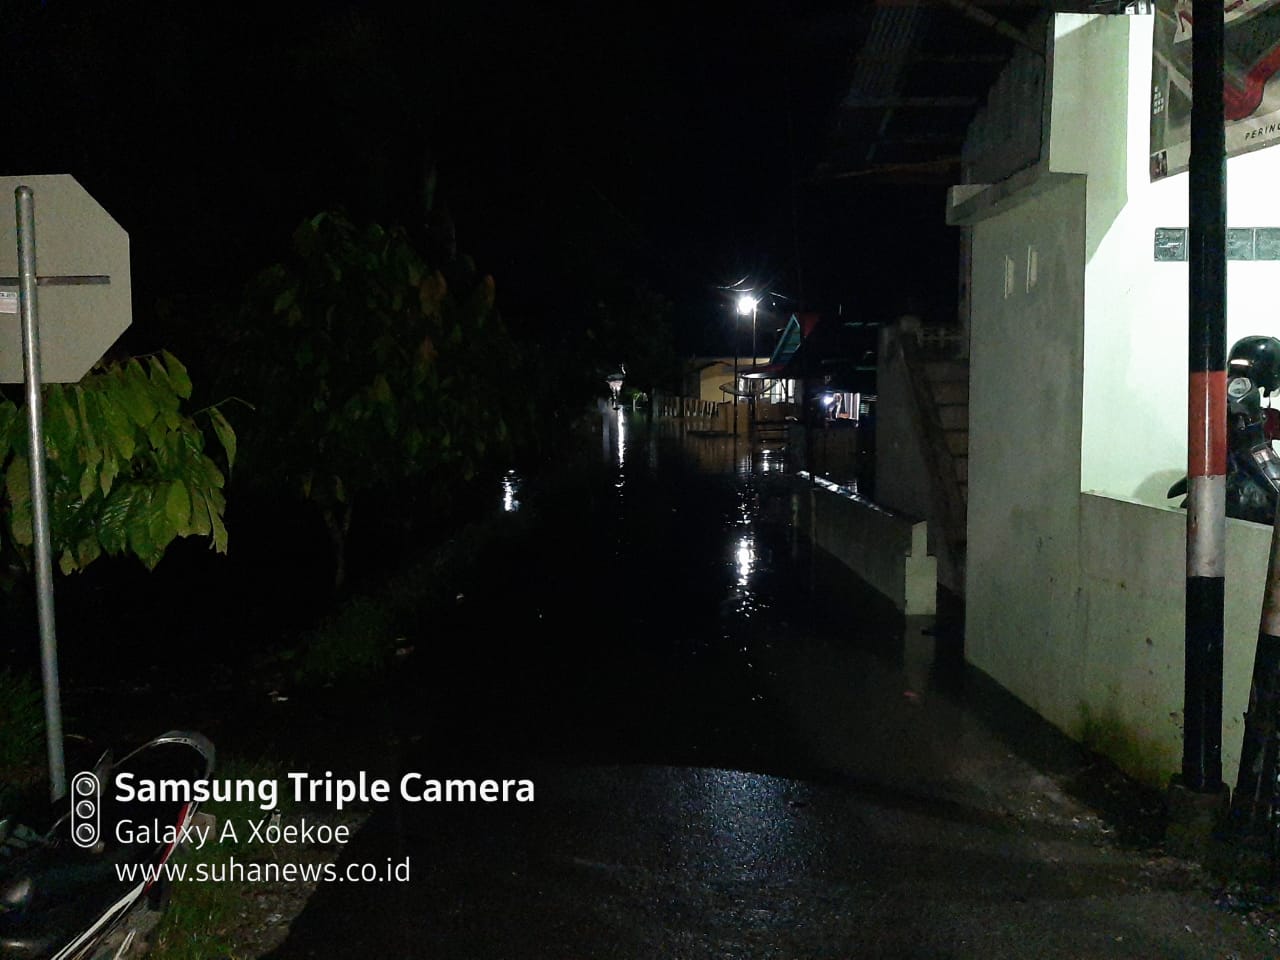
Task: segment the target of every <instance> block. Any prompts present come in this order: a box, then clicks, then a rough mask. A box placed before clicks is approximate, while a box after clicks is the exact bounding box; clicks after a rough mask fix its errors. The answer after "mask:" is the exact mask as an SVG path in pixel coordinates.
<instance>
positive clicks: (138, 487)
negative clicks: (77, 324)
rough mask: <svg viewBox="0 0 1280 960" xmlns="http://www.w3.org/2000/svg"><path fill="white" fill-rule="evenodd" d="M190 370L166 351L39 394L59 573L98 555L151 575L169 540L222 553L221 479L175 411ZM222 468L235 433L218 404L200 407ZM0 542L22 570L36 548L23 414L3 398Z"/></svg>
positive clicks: (199, 438)
mask: <svg viewBox="0 0 1280 960" xmlns="http://www.w3.org/2000/svg"><path fill="white" fill-rule="evenodd" d="M190 396H191V380H190V378H189V377H188V376H187V371H186V368H185V367H183V365H182V364H181V363H180V362H179V361H178V359H177V358H176V357H174V356H173V355H172V354H170V353H168V352H167V351H162V352H161V353H159V354H156V355H151V356H146V357H133V358H129V359H126V360H123V361H119V362H115V363H110V364H104V365H99V366H97V367H95V368H94V369H93V370H92V371H90V372H89V374H88V375H86V376H85V377H84V378H83V379H82V380H81V381H80V382H79V383H76V384H73V385H70V386H64V385H62V384H49V385H47V386H45V387H44V392H43V402H44V426H45V460H46V482H47V487H48V497H49V527H50V538H51V540H52V548H53V552H54V554H55V555H56V556H57V557H58V566H59V568H60V569H61V570H62V572H63V573H71V572H73V571H77V570H83V569H84V568H85V567H87V566H88V565H89V564H91V563H92V562H93V561H94V560H96V559H97V558H98V557H100V556H101V555H102V554H104V553H105V554H108V555H110V556H120V555H123V554H131V555H133V556H135V557H137V558H138V559H139V560H141V561H142V563H143V564H144V565H145V566H146V567H147V568H148V569H151V568H153V567H155V565H156V564H157V563H159V562H160V558H161V557H163V556H164V552H165V549H166V548H167V547H168V545H169V544H170V543H171V542H172V541H173V540H174V539H175V538H176V537H188V536H202V537H208V538H209V539H210V541H211V543H212V546H213V548H214V549H215V550H217V551H218V552H220V553H225V552H226V549H227V529H226V526H225V525H224V524H223V513H224V509H225V505H226V504H225V500H224V498H223V494H222V486H223V475H222V471H221V470H220V469H219V468H218V466H217V464H215V463H214V461H213V460H212V459H211V458H210V457H209V456H208V455H207V454H206V453H205V438H204V434H203V433H202V432H201V430H200V428H199V426H197V424H196V421H195V419H194V418H193V416H192V415H189V414H186V413H184V412H183V410H182V401H184V400H187V399H189V398H190ZM200 413H201V414H203V415H205V416H207V417H208V418H209V421H210V424H211V426H212V427H213V429H214V432H215V433H216V434H217V436H218V438H219V440H220V442H221V443H222V446H223V450H224V452H225V454H226V457H227V463H228V466H230V465H232V464H233V463H234V461H235V454H236V437H235V433H234V431H233V430H232V429H231V426H230V424H229V423H228V422H227V421H226V419H225V418H224V417H223V415H222V413H221V412H220V411H219V410H218V408H217V407H210V408H208V409H207V410H204V411H200ZM0 464H3V469H4V499H3V536H4V538H5V546H6V548H7V549H12V550H15V551H16V552H17V553H18V555H19V556H20V557H21V558H22V560H23V561H24V562H25V563H27V564H28V565H29V563H30V553H31V547H32V543H33V539H34V536H33V529H32V526H33V524H32V521H33V516H32V503H31V481H30V445H29V439H28V434H27V430H26V417H25V415H24V413H23V409H22V408H21V407H19V406H18V405H17V404H16V403H14V402H13V401H12V400H9V399H7V398H0Z"/></svg>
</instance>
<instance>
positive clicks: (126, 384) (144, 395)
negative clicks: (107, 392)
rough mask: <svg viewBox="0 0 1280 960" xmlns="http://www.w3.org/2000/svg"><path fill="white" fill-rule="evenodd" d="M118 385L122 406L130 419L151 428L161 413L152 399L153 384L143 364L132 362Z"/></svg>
mask: <svg viewBox="0 0 1280 960" xmlns="http://www.w3.org/2000/svg"><path fill="white" fill-rule="evenodd" d="M118 383H119V386H120V389H119V393H118V397H119V401H120V405H121V406H122V407H124V409H125V412H126V413H128V414H129V417H130V419H131V420H133V422H134V423H136V424H137V425H138V426H139V427H143V428H146V427H148V426H150V424H151V421H152V420H154V419H155V418H156V414H157V413H158V412H159V411H158V409H157V408H156V404H155V401H154V400H153V399H152V397H151V383H150V381H149V380H148V379H147V374H146V372H145V371H144V370H143V369H142V364H140V363H139V362H138V361H137V360H130V361H129V362H128V364H126V365H125V367H124V369H123V370H122V371H121V372H120V375H119V377H118Z"/></svg>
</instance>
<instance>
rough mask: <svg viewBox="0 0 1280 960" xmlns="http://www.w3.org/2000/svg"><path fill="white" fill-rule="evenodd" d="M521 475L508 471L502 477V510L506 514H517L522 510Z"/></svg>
mask: <svg viewBox="0 0 1280 960" xmlns="http://www.w3.org/2000/svg"><path fill="white" fill-rule="evenodd" d="M521 482H522V481H521V479H520V476H519V474H517V473H516V472H515V471H514V470H508V471H507V472H506V473H505V474H503V477H502V509H503V511H504V512H506V513H515V512H516V511H517V510H519V509H520V499H519V497H520V484H521Z"/></svg>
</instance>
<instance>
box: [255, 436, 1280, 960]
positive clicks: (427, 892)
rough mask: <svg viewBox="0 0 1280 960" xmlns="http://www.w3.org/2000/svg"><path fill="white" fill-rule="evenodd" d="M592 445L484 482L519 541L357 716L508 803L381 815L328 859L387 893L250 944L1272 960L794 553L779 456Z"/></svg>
mask: <svg viewBox="0 0 1280 960" xmlns="http://www.w3.org/2000/svg"><path fill="white" fill-rule="evenodd" d="M599 450H600V460H599V462H598V463H597V464H596V465H595V466H594V468H593V469H592V470H588V471H584V472H582V474H581V476H579V477H578V480H577V482H576V483H572V484H570V485H568V486H567V487H565V488H563V489H559V490H557V491H556V492H554V493H546V492H539V491H538V490H536V489H534V488H535V487H536V485H535V484H526V483H525V482H524V481H523V480H522V478H520V477H518V476H516V475H509V476H508V477H507V478H504V480H503V482H502V489H501V491H500V495H501V497H502V500H501V503H502V505H503V509H504V511H506V512H508V513H510V514H512V519H513V521H514V520H515V519H516V518H519V520H520V522H521V523H523V524H524V526H522V527H520V531H521V532H520V533H519V534H518V535H517V536H514V537H513V538H511V539H510V541H508V542H507V543H506V545H505V547H504V548H503V549H502V550H500V551H496V552H494V553H493V554H492V555H491V556H490V557H489V558H488V559H487V560H486V562H485V564H484V567H483V570H482V572H481V575H480V576H479V577H477V578H476V580H475V582H474V583H472V584H471V585H469V586H468V587H467V588H466V589H465V590H463V591H462V592H461V593H460V594H459V596H458V598H457V602H456V604H455V605H454V607H453V609H452V610H451V611H449V612H448V613H446V614H442V615H441V616H440V617H439V619H438V621H437V622H435V623H433V624H430V625H424V626H429V627H430V629H429V630H426V631H424V632H425V635H426V636H428V637H434V638H435V639H434V640H432V642H431V643H430V645H429V647H428V649H426V650H425V651H419V652H418V653H415V654H414V655H413V656H412V657H409V658H407V660H406V662H405V664H404V667H403V669H402V670H400V671H399V672H398V674H397V677H396V680H395V687H394V691H393V692H390V693H389V695H388V697H387V698H386V703H385V705H384V706H383V709H384V710H385V713H386V718H387V723H388V724H389V726H390V729H388V730H387V733H386V737H387V741H386V742H387V743H392V744H396V745H398V748H399V751H400V752H399V756H398V760H397V763H398V765H399V768H400V770H402V771H403V770H408V771H415V772H419V773H421V774H422V775H423V776H424V777H428V778H446V777H473V778H477V779H479V778H493V779H498V780H502V779H509V778H511V779H530V780H532V781H533V782H534V784H535V785H536V798H535V799H534V801H533V802H529V803H514V802H512V803H393V804H385V805H382V806H380V807H378V808H377V809H376V810H375V811H374V814H373V816H372V818H371V819H370V820H369V822H368V824H367V825H366V826H365V827H364V829H363V830H361V832H360V833H359V834H358V835H357V837H356V838H355V840H354V841H353V842H352V843H351V844H350V845H349V846H348V847H347V848H346V849H345V850H344V851H343V854H342V856H341V859H340V861H339V867H340V869H346V868H348V867H350V866H351V865H360V864H383V863H395V864H401V863H405V862H407V863H408V864H409V865H410V867H411V879H410V881H409V882H403V883H402V882H394V883H392V882H375V883H360V884H350V883H348V884H342V883H328V884H322V885H321V886H320V888H319V889H318V890H317V892H316V893H315V895H314V896H313V898H312V899H311V901H310V903H309V904H308V906H307V907H306V909H305V910H304V912H303V913H302V914H301V915H300V916H299V917H298V918H297V920H296V921H294V923H293V926H292V928H291V932H290V936H289V937H288V939H287V941H286V942H285V943H284V944H283V946H281V947H280V948H279V949H278V950H277V951H276V952H275V953H273V954H272V956H273V957H276V958H278V960H286V958H303V957H375V956H377V957H392V956H394V957H432V958H458V960H463V958H466V960H489V958H492V960H499V958H502V960H512V958H539V960H542V958H545V960H557V958H563V960H571V958H572V960H577V958H635V960H643V958H655V957H672V958H699V960H701V958H708V960H710V958H744V960H746V958H819V957H821V958H831V960H836V958H849V957H921V958H924V957H928V958H944V957H945V958H961V957H966V958H967V957H972V958H987V957H1028V958H1031V957H1035V958H1046V957H1053V958H1074V957H1090V958H1092V957H1134V958H1137V957H1153V956H1159V957H1168V958H1172V957H1187V958H1191V957H1209V956H1235V957H1239V958H1244V957H1262V956H1267V955H1269V953H1270V950H1269V947H1268V946H1267V945H1266V944H1264V943H1262V941H1261V939H1260V938H1259V936H1258V935H1257V934H1255V933H1253V932H1252V931H1250V930H1248V929H1246V928H1242V927H1241V925H1240V922H1239V920H1238V919H1237V918H1235V917H1232V916H1230V915H1228V914H1225V913H1223V912H1221V911H1215V910H1214V909H1213V908H1212V906H1211V905H1210V903H1209V901H1208V898H1207V897H1206V896H1205V895H1203V894H1201V893H1199V892H1197V891H1196V890H1195V889H1193V888H1189V885H1188V884H1187V882H1186V879H1185V874H1184V873H1182V872H1180V870H1173V871H1169V870H1167V869H1166V868H1164V867H1161V866H1160V863H1161V861H1160V860H1159V859H1158V858H1157V859H1152V857H1151V856H1150V855H1148V854H1146V853H1141V852H1138V853H1135V852H1133V851H1126V850H1123V849H1121V848H1119V847H1116V846H1115V845H1114V843H1113V842H1112V840H1111V838H1110V836H1109V833H1108V830H1109V828H1108V827H1107V826H1106V825H1105V824H1104V823H1103V822H1102V821H1101V820H1099V818H1098V817H1096V816H1095V815H1094V814H1093V813H1092V811H1090V810H1088V809H1086V808H1084V807H1083V806H1081V805H1080V804H1079V803H1077V802H1076V801H1075V800H1073V799H1071V798H1070V797H1069V796H1067V795H1065V794H1064V793H1063V791H1062V790H1061V789H1060V788H1059V785H1058V783H1057V782H1056V781H1055V780H1054V779H1053V778H1052V777H1050V776H1046V775H1045V774H1044V773H1042V772H1041V771H1040V770H1038V769H1036V768H1035V767H1034V766H1032V765H1030V764H1028V763H1027V762H1026V761H1025V760H1023V759H1021V758H1020V757H1018V756H1017V755H1015V753H1014V752H1013V751H1012V750H1011V749H1010V748H1009V746H1008V745H1007V743H1006V741H1005V740H1004V739H1003V738H1002V737H1001V736H999V735H997V734H996V733H995V732H993V730H992V729H991V728H990V727H989V726H988V724H987V723H986V722H984V721H983V720H981V719H979V717H978V715H977V714H976V713H975V712H974V711H973V710H972V709H970V707H969V706H966V705H965V703H964V702H963V701H962V700H960V699H958V698H957V697H956V696H954V695H953V693H954V690H953V686H954V680H955V676H954V673H955V671H954V670H949V669H947V668H946V667H945V666H941V665H939V661H938V658H937V657H936V655H935V642H934V638H933V637H932V636H930V635H929V634H928V633H926V632H924V631H923V630H922V626H924V625H923V624H921V623H917V622H904V621H903V620H902V619H901V618H898V617H896V616H894V615H893V612H892V611H886V610H885V608H884V604H883V603H882V602H881V601H879V600H878V599H877V598H876V597H875V596H873V595H869V594H868V593H867V592H866V591H865V590H864V589H862V588H861V587H860V586H859V585H858V584H857V582H856V581H855V580H853V579H852V578H851V577H849V576H848V575H847V574H846V573H842V572H841V571H840V570H839V569H838V568H835V567H833V566H832V565H830V564H829V563H827V562H824V560H823V558H822V557H820V556H817V555H815V554H814V553H813V552H812V551H810V550H808V549H807V548H806V546H805V544H804V543H803V542H802V541H801V540H799V539H798V538H797V537H796V536H795V531H794V530H793V529H792V528H791V525H790V517H791V499H790V498H791V496H792V491H793V489H794V484H793V479H794V478H790V477H788V475H787V469H786V462H785V458H784V457H783V456H781V455H780V454H778V453H775V452H773V451H769V452H765V451H762V450H759V449H757V448H755V447H752V446H750V445H748V444H745V443H738V444H737V445H735V444H734V442H733V440H732V439H731V438H717V437H708V436H690V435H683V436H682V435H681V433H680V431H679V429H678V428H677V429H673V428H670V427H669V426H668V425H660V427H659V428H658V429H651V428H650V427H649V426H648V424H646V423H645V422H644V420H643V418H642V417H635V416H633V415H632V414H631V413H630V412H629V411H621V412H613V411H610V412H607V413H606V414H605V416H604V418H603V419H602V421H601V424H600V438H599ZM495 492H497V491H495ZM517 504H518V505H517ZM944 662H945V658H944ZM373 712H374V713H377V711H376V710H375V711H373ZM366 720H367V718H366ZM370 752H371V755H373V754H374V753H376V752H378V751H377V749H376V747H375V748H371V751H370ZM397 772H399V771H397Z"/></svg>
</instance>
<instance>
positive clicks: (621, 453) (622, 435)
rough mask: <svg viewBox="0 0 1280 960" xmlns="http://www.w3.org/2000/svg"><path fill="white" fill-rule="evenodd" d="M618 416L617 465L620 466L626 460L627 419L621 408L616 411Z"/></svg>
mask: <svg viewBox="0 0 1280 960" xmlns="http://www.w3.org/2000/svg"><path fill="white" fill-rule="evenodd" d="M617 417H618V467H619V469H621V468H622V466H623V465H625V464H626V462H627V420H626V418H625V417H624V416H623V415H622V408H621V407H619V408H618V411H617Z"/></svg>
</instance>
